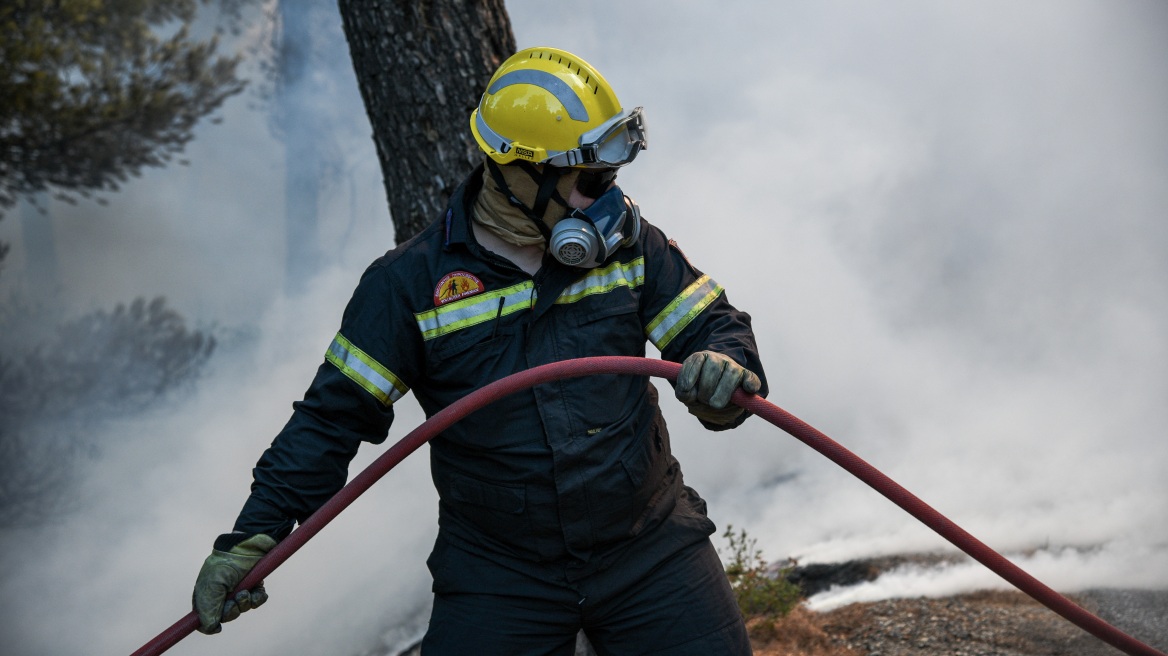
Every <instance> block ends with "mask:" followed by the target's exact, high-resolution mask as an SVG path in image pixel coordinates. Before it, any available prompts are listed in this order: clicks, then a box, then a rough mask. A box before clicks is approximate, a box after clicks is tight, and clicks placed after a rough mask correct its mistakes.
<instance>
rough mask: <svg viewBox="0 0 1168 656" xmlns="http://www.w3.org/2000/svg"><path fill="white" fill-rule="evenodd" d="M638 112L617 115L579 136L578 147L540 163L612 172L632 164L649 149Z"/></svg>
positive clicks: (645, 130)
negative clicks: (610, 170) (638, 154)
mask: <svg viewBox="0 0 1168 656" xmlns="http://www.w3.org/2000/svg"><path fill="white" fill-rule="evenodd" d="M641 110H642V108H641V107H637V108H635V109H633V110H632V111H621V112H620V113H618V114H617V115H615V116H613V117H612V118H610V119H608V120H607V121H605V122H604V123H601V124H600V125H598V126H596V127H595V128H593V129H591V130H589V131H587V132H585V133H584V134H582V135H580V147H579V148H573V149H572V150H565V151H563V152H560V153H556V154H554V155H552V154H551V153H548V154H549V155H550V156H549V157H548V158H547V159H546V160H544V161H543V162H542V163H543V164H548V165H550V166H560V167H571V166H575V167H584V168H616V167H619V166H624V165H625V164H628V163H629V162H632V161H633V160H634V159H635V158H636V157H637V153H639V152H640V151H642V150H645V149H646V148H648V147H649V131H648V128H646V126H645V118H644V115H643V113H642V111H641Z"/></svg>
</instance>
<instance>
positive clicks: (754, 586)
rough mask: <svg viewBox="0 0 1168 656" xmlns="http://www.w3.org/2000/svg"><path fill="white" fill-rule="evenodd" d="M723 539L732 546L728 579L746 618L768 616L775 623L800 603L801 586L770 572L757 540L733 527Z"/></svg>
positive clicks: (728, 529) (779, 574) (727, 566)
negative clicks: (757, 545)
mask: <svg viewBox="0 0 1168 656" xmlns="http://www.w3.org/2000/svg"><path fill="white" fill-rule="evenodd" d="M722 537H724V538H726V540H727V541H728V542H729V543H730V561H729V562H728V563H726V576H727V577H728V578H729V579H730V587H731V588H732V589H733V590H734V596H735V598H737V600H738V609H739V610H741V611H742V616H743V617H745V618H746V619H751V618H754V617H765V618H767V619H768V620H772V621H773V620H775V619H778V618H779V617H782V616H784V615H786V614H787V613H789V612H791V610H793V609H794V608H795V606H797V605H798V604H799V600H800V599H801V598H802V595H801V593H800V590H799V586H797V585H795V584H794V583H791V582H790V581H788V580H787V579H786V576H785V571H784V570H778V571H771V570H770V568H769V567H768V566H767V562H766V561H765V560H763V557H762V551H761V550H759V549H757V548H756V546H755V545H756V544H757V542H758V541H757V540H756V539H754V538H750V537H747V535H746V530H745V529H743V530H741V531H739V532H738V533H735V532H734V527H733V526H727V527H726V532H725V533H723V534H722Z"/></svg>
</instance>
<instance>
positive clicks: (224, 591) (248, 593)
mask: <svg viewBox="0 0 1168 656" xmlns="http://www.w3.org/2000/svg"><path fill="white" fill-rule="evenodd" d="M274 546H276V541H275V540H274V539H272V538H271V537H269V536H267V535H264V534H263V533H259V534H257V535H253V536H251V537H249V538H247V539H246V540H243V541H242V542H240V543H239V544H236V545H235V546H234V547H231V548H230V549H228V550H227V551H220V550H219V549H214V550H212V551H211V555H210V556H207V560H205V561H203V568H202V569H200V570H199V578H198V579H196V580H195V592H194V595H193V598H192V602H193V604H194V607H195V612H196V613H198V614H199V632H201V633H206V634H212V633H219V632H220V631H222V630H223V626H222V625H221V624H220V622H230V621H231V620H233V619H235V618H237V617H239V614H240V613H242V612H244V611H248V610H251V609H253V608H258V607H259V606H260V605H262V604H263V603H264V602H265V601H267V600H268V593H267V592H266V591H265V590H264V584H263V582H262V581H261V582H260V583H259V585H257V586H256V587H254V588H252V589H251V590H241V591H240V592H239V594H237V595H235V596H234V597H233V598H231V599H228V598H227V596H228V595H230V594H231V592H232V590H235V586H237V585H239V582H240V581H242V580H243V577H245V576H247V573H248V572H250V571H251V568H253V567H255V564H256V563H258V562H259V560H260V558H263V557H264V554H266V553H268V552H269V551H271V550H272V547H274Z"/></svg>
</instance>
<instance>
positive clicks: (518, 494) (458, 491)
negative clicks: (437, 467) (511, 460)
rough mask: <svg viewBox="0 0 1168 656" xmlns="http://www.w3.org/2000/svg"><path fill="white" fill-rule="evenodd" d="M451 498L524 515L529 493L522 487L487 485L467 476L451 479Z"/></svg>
mask: <svg viewBox="0 0 1168 656" xmlns="http://www.w3.org/2000/svg"><path fill="white" fill-rule="evenodd" d="M450 498H451V500H453V501H458V502H461V503H469V504H472V505H475V506H483V507H485V508H491V509H492V510H498V511H500V512H505V513H511V514H513V515H518V514H519V513H522V512H523V509H524V507H525V506H526V505H527V493H526V490H525V489H524V487H523V486H522V485H500V484H498V483H487V482H485V481H480V480H478V479H474V478H469V477H466V476H452V477H451V479H450Z"/></svg>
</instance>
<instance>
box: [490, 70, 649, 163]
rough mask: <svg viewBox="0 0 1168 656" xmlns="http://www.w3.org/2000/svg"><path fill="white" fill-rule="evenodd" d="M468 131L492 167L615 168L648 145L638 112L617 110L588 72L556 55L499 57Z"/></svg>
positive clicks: (608, 91)
mask: <svg viewBox="0 0 1168 656" xmlns="http://www.w3.org/2000/svg"><path fill="white" fill-rule="evenodd" d="M470 130H471V132H472V133H473V134H474V138H475V141H477V142H478V144H479V148H481V149H482V150H483V152H484V153H486V154H487V155H488V156H489V157H490V158H491V159H493V160H494V161H496V162H498V163H499V164H510V163H512V162H530V163H532V164H547V165H550V166H557V167H573V168H615V167H619V166H624V165H625V164H628V163H629V162H631V161H633V158H635V157H636V156H637V153H638V152H640V151H641V150H644V149H645V148H646V147H647V146H648V134H647V132H646V130H645V121H644V118H643V117H642V114H641V108H640V107H637V108H636V109H634V110H632V111H627V112H626V111H624V110H623V109H621V105H620V102H619V101H618V100H617V99H616V93H615V92H614V91H613V90H612V87H611V86H609V84H608V81H607V80H605V79H604V77H603V76H601V74H600V73H599V72H598V71H597V70H596V69H595V68H593V67H592V66H591V65H590V64H588V62H586V61H584V60H583V59H580V58H579V57H577V56H575V55H573V54H572V53H570V52H565V51H563V50H559V49H556V48H543V47H540V48H528V49H526V50H520V51H519V52H517V53H515V54H514V55H512V56H511V57H509V58H507V61H505V62H503V64H502V65H500V66H499V70H497V71H495V75H494V76H493V77H491V81H490V82H489V83H488V84H487V90H486V93H484V94H483V97H482V100H480V101H479V106H478V108H477V109H475V110H474V111H473V112H471V114H470Z"/></svg>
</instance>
